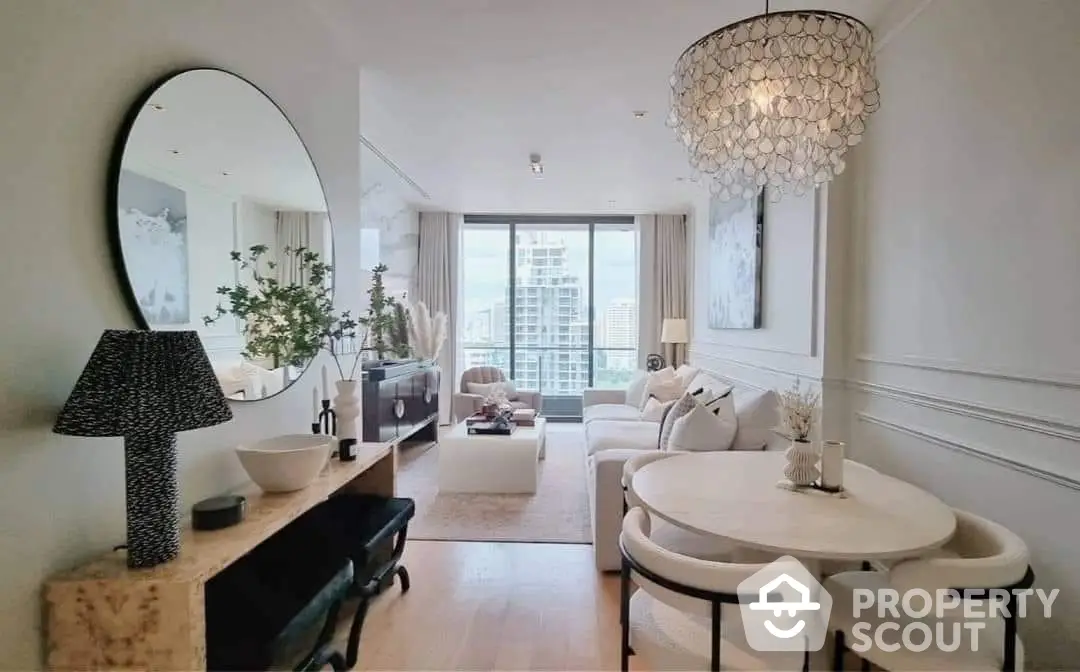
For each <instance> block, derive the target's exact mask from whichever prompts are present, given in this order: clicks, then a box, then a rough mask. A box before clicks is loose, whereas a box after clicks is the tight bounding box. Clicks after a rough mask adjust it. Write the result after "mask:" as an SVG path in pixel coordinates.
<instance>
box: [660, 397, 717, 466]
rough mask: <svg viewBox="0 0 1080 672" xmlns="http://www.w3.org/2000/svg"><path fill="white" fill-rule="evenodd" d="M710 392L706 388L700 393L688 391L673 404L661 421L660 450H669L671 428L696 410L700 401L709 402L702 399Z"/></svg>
mask: <svg viewBox="0 0 1080 672" xmlns="http://www.w3.org/2000/svg"><path fill="white" fill-rule="evenodd" d="M708 393H709V391H708V390H704V391H703V392H702V393H701V394H699V395H694V394H692V393H690V392H686V393H684V394H683V396H681V397H679V400H678V401H676V402H675V403H674V404H672V406H671V408H670V409H668V411H667V414H666V415H664V419H663V421H662V422H661V423H660V440H659V441H658V442H657V444H656V448H657V449H658V450H661V451H666V450H669V446H668V444H669V442H670V440H671V430H672V429H673V428H674V427H675V421H676V420H678V419H679V418H681V417H683V416H685V415H686V414H687V413H689V412H690V411H692V410H694V407H695V406H697V405H698V403H699V402H701V403H704V402H707V401H708V399H701V397H702V396H703V395H706V394H708Z"/></svg>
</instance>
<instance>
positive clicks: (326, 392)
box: [322, 364, 330, 399]
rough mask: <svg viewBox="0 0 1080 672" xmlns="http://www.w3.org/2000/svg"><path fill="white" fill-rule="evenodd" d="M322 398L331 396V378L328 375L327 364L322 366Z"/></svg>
mask: <svg viewBox="0 0 1080 672" xmlns="http://www.w3.org/2000/svg"><path fill="white" fill-rule="evenodd" d="M322 398H323V399H329V398H330V379H329V378H328V377H327V375H326V365H325V364H323V367H322Z"/></svg>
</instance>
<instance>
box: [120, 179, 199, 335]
mask: <svg viewBox="0 0 1080 672" xmlns="http://www.w3.org/2000/svg"><path fill="white" fill-rule="evenodd" d="M118 192H119V193H118V196H117V202H118V203H117V205H118V207H119V210H120V241H121V244H122V247H123V250H124V261H125V265H126V267H127V273H128V280H129V281H130V282H131V287H132V289H133V290H134V291H135V297H136V298H137V299H138V301H139V308H140V309H141V310H142V313H143V316H145V317H146V321H147V322H148V323H149V324H150V326H151V327H153V326H156V325H170V324H188V323H189V322H190V321H191V316H190V314H189V313H190V305H189V304H190V296H189V294H190V288H189V284H188V225H187V195H186V194H185V193H184V191H183V190H181V189H177V188H176V187H174V186H172V185H170V184H166V183H164V182H159V181H157V180H154V179H151V178H149V177H146V176H143V175H139V174H138V173H133V172H131V171H130V170H121V171H120V185H119V189H118Z"/></svg>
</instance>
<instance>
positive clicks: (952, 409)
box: [847, 380, 1080, 442]
mask: <svg viewBox="0 0 1080 672" xmlns="http://www.w3.org/2000/svg"><path fill="white" fill-rule="evenodd" d="M847 385H848V388H849V389H851V390H855V391H858V392H864V393H866V394H871V395H874V396H877V397H884V398H887V399H892V400H894V401H899V402H902V403H906V404H913V405H915V406H921V407H923V408H929V409H932V410H935V411H941V412H943V413H952V414H954V415H960V416H963V417H966V418H972V419H975V420H983V421H986V422H992V423H995V424H999V425H1004V426H1006V427H1012V428H1013V429H1021V430H1025V431H1029V432H1035V433H1038V434H1042V435H1044V436H1050V437H1053V438H1058V439H1066V440H1069V441H1076V442H1080V425H1077V424H1073V423H1070V422H1067V421H1065V420H1062V419H1059V418H1049V417H1044V416H1039V415H1032V414H1030V413H1023V412H1020V411H1014V410H1009V409H1003V408H996V407H994V406H987V405H985V404H978V403H974V402H971V401H966V400H962V399H956V398H953V397H945V396H940V395H935V394H927V393H925V392H917V391H915V390H910V389H906V388H902V387H895V386H892V385H882V384H880V383H871V382H869V381H865V380H849V381H848V382H847Z"/></svg>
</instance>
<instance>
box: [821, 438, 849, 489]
mask: <svg viewBox="0 0 1080 672" xmlns="http://www.w3.org/2000/svg"><path fill="white" fill-rule="evenodd" d="M843 486H844V442H843V441H822V442H821V487H823V488H825V489H827V490H839V489H840V488H842V487H843Z"/></svg>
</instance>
